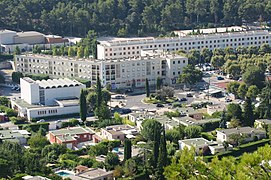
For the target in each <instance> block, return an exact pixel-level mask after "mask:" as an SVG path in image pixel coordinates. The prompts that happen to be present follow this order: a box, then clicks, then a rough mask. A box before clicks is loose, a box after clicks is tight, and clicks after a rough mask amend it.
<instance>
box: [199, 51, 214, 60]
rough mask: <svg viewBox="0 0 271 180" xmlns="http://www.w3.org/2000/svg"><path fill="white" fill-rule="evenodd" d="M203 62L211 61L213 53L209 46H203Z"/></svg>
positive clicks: (201, 54) (201, 53)
mask: <svg viewBox="0 0 271 180" xmlns="http://www.w3.org/2000/svg"><path fill="white" fill-rule="evenodd" d="M200 56H201V63H204V62H205V63H210V62H211V58H212V56H213V53H212V51H211V50H209V49H208V48H203V49H201V51H200Z"/></svg>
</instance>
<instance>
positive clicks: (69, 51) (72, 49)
mask: <svg viewBox="0 0 271 180" xmlns="http://www.w3.org/2000/svg"><path fill="white" fill-rule="evenodd" d="M68 56H69V57H74V56H75V51H74V48H73V47H72V46H70V47H69V49H68Z"/></svg>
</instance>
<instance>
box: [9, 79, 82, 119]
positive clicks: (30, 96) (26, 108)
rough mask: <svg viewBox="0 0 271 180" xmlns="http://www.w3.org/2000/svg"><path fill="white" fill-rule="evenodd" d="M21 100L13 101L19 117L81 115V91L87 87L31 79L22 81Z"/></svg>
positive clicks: (70, 81)
mask: <svg viewBox="0 0 271 180" xmlns="http://www.w3.org/2000/svg"><path fill="white" fill-rule="evenodd" d="M20 86H21V98H20V99H15V100H12V101H11V105H12V108H13V109H15V110H17V111H18V113H19V116H22V117H26V118H27V119H29V120H31V119H32V118H42V117H47V116H57V115H65V114H76V113H79V96H80V90H81V89H83V88H86V86H85V85H84V84H82V83H80V82H78V81H76V80H70V79H67V78H65V79H53V80H51V79H49V80H42V81H39V80H38V81H34V80H32V79H31V78H29V77H24V78H21V79H20Z"/></svg>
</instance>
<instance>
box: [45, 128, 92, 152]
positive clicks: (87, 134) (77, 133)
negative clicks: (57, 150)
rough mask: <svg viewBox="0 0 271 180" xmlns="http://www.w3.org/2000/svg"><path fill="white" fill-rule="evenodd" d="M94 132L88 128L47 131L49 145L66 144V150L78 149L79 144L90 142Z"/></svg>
mask: <svg viewBox="0 0 271 180" xmlns="http://www.w3.org/2000/svg"><path fill="white" fill-rule="evenodd" d="M93 135H94V132H93V131H92V130H91V129H90V128H83V127H68V128H65V129H59V130H54V131H49V134H48V139H49V141H50V143H57V144H66V146H67V148H70V149H76V148H80V147H79V144H80V143H83V142H88V141H91V140H92V136H93Z"/></svg>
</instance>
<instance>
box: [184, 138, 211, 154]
mask: <svg viewBox="0 0 271 180" xmlns="http://www.w3.org/2000/svg"><path fill="white" fill-rule="evenodd" d="M211 144H215V142H212V141H208V140H206V139H204V138H192V139H184V140H179V148H180V149H181V150H183V149H184V148H185V147H186V148H188V149H191V148H195V151H196V152H199V151H200V150H202V149H203V148H204V147H205V146H207V147H208V146H209V145H211Z"/></svg>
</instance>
